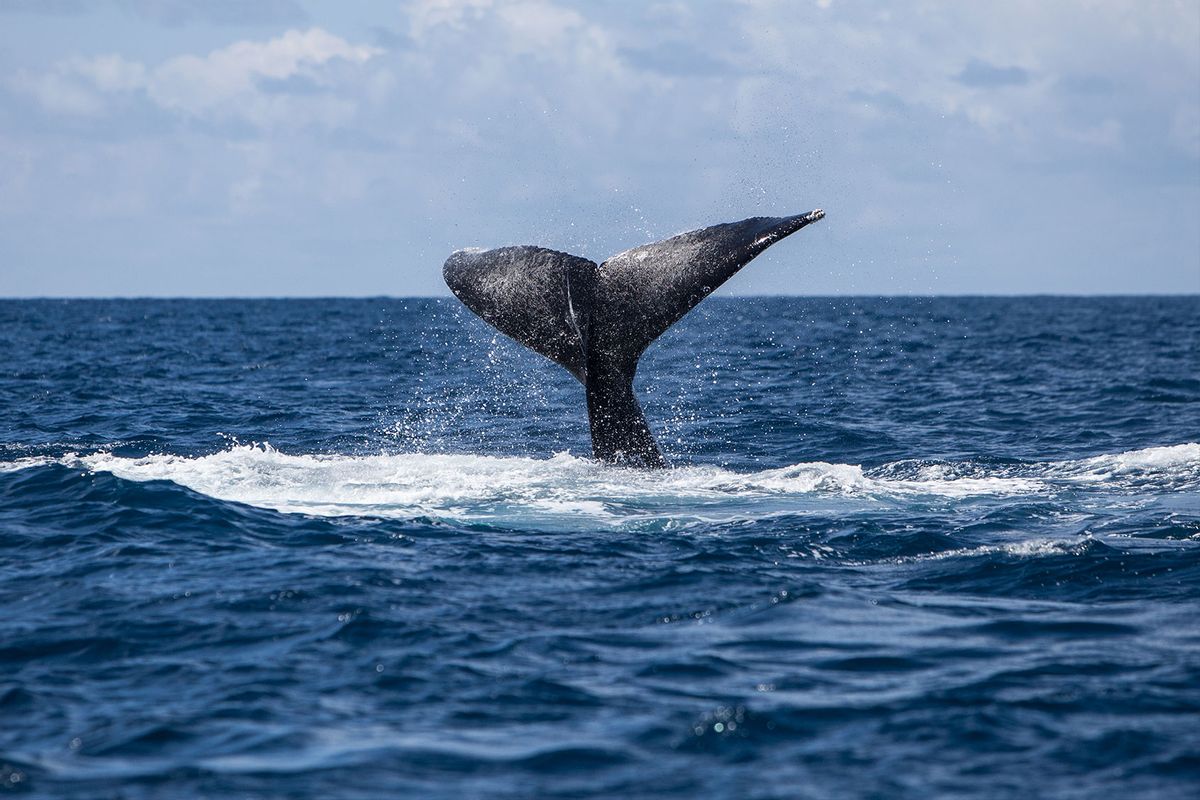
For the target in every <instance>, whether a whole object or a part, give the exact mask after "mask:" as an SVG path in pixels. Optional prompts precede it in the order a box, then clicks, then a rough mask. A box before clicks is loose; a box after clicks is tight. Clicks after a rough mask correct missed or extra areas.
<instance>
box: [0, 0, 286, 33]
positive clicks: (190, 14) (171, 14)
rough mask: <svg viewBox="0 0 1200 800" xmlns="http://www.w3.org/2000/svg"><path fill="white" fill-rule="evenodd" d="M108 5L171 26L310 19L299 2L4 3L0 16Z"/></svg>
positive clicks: (26, 0) (118, 0)
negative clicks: (2, 14)
mask: <svg viewBox="0 0 1200 800" xmlns="http://www.w3.org/2000/svg"><path fill="white" fill-rule="evenodd" d="M105 6H107V7H110V8H118V9H121V10H122V11H125V12H128V13H130V14H133V15H135V16H138V17H141V18H143V19H148V20H151V21H152V22H157V23H159V24H161V25H166V26H170V27H176V26H180V25H187V24H190V23H193V22H204V23H209V24H213V25H268V24H295V23H298V22H303V21H304V20H305V19H306V18H307V15H306V14H305V12H304V8H303V7H302V6H301V5H300V4H299V2H297V0H254V1H253V2H246V0H199V1H198V0H91V2H88V0H3V2H0V13H6V14H42V15H53V16H80V15H83V14H86V13H88V12H89V11H95V10H96V9H97V8H103V7H105Z"/></svg>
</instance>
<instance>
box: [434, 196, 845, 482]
mask: <svg viewBox="0 0 1200 800" xmlns="http://www.w3.org/2000/svg"><path fill="white" fill-rule="evenodd" d="M823 216H825V212H823V211H821V210H820V209H818V210H816V211H811V212H809V213H807V214H800V215H797V216H793V217H752V218H751V219H746V220H742V221H741V222H731V223H726V224H722V225H713V226H712V227H709V228H703V229H701V230H696V231H689V232H687V233H681V234H679V235H678V236H672V237H671V238H670V239H664V240H663V241H661V242H654V243H652V244H645V245H642V246H640V247H635V248H633V249H632V250H626V251H625V252H624V253H621V254H619V255H615V256H613V257H612V258H610V259H608V260H607V261H605V262H604V263H602V264H599V265H598V264H596V263H595V262H594V261H589V260H588V259H586V258H580V257H579V256H573V255H569V254H567V253H560V252H558V251H555V250H546V249H544V248H541V247H530V246H522V247H501V248H498V249H495V250H459V251H458V252H456V253H454V254H453V255H451V256H450V258H449V259H447V260H446V264H445V266H444V267H443V269H442V275H443V277H444V278H445V280H446V285H447V286H449V287H450V291H452V292H454V294H455V296H456V297H458V299H459V300H461V301H462V302H463V304H464V305H466V306H467V308H469V309H471V310H472V311H474V312H475V313H476V314H478V315H479V316H480V317H482V318H483V319H484V320H486V321H487V322H488V323H490V324H491V325H493V326H494V327H495V328H496V329H497V330H499V331H500V332H501V333H503V334H505V335H506V336H509V337H510V338H512V339H515V340H516V341H518V342H520V343H521V344H523V345H525V346H526V347H528V348H529V349H530V350H533V351H535V352H537V353H540V354H542V355H543V356H545V357H546V358H549V359H550V360H551V361H553V362H555V363H556V364H559V365H560V366H562V367H564V368H565V369H566V370H567V371H568V372H570V373H571V374H572V375H574V376H575V378H576V379H577V380H578V381H579V382H580V383H581V384H583V387H584V390H585V392H586V395H587V407H588V420H589V422H590V425H591V433H592V451H593V454H594V455H595V457H596V458H597V459H599V460H601V461H607V462H611V463H617V464H625V465H629V466H640V467H665V466H666V465H667V464H666V461H665V460H664V459H663V456H662V453H660V452H659V449H658V445H657V444H655V442H654V436H653V435H652V434H651V433H650V428H649V426H648V425H647V424H646V417H645V416H644V415H643V414H642V409H641V406H640V405H639V404H638V401H637V397H636V396H635V395H634V393H633V376H634V373H635V372H636V371H637V364H638V359H639V358H641V355H642V353H643V352H645V350H646V348H647V347H649V346H650V343H651V342H653V341H654V340H655V339H657V338H658V337H659V336H661V335H662V334H663V333H664V332H665V331H666V330H667V329H668V328H670V327H671V326H672V325H674V324H675V323H676V322H678V321H679V320H680V318H682V317H683V315H684V314H686V313H687V312H688V311H691V310H692V308H694V307H695V306H696V305H697V304H698V303H699V302H700V301H701V300H703V299H704V298H705V297H707V296H708V295H709V294H711V293H712V292H713V291H714V290H715V289H716V288H717V287H718V286H720V285H721V284H723V283H724V282H725V281H727V280H729V278H731V277H733V275H734V274H735V273H736V272H737V271H738V270H740V269H741V268H742V267H744V266H746V264H748V263H750V261H751V260H752V259H753V258H754V257H755V256H757V255H758V254H759V253H761V252H762V251H763V250H766V249H767V248H768V247H770V246H771V245H772V244H774V243H775V242H777V241H779V240H780V239H782V238H784V237H785V236H789V235H791V234H793V233H795V232H796V231H798V230H800V229H801V228H803V227H804V226H806V225H808V224H810V223H813V222H816V221H817V220H819V219H821V218H822V217H823Z"/></svg>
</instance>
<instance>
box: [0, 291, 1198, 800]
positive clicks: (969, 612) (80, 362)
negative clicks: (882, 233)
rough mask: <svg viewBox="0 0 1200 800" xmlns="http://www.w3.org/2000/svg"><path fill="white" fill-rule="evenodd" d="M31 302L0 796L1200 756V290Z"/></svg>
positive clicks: (1104, 775) (817, 788)
mask: <svg viewBox="0 0 1200 800" xmlns="http://www.w3.org/2000/svg"><path fill="white" fill-rule="evenodd" d="M638 389H639V392H640V395H641V397H642V398H643V405H644V406H645V409H646V413H647V417H648V419H649V420H650V424H651V427H652V428H653V429H654V431H655V432H656V434H657V435H658V436H659V439H660V442H661V444H662V446H663V449H664V451H665V452H666V453H667V455H668V457H669V458H670V459H671V461H672V463H673V464H674V465H675V466H674V468H673V469H671V470H669V471H665V472H644V471H637V470H627V469H618V468H611V467H605V466H600V465H598V464H596V463H594V462H592V461H591V460H590V459H589V458H588V454H589V442H588V438H587V423H586V414H585V411H584V404H583V395H582V391H581V390H580V389H579V388H578V387H577V386H576V385H575V384H574V383H573V381H572V380H571V379H570V378H569V377H568V376H567V374H566V373H565V372H564V371H563V370H561V369H559V368H558V367H555V366H554V365H552V364H551V363H550V362H548V361H544V360H542V359H541V358H539V357H538V356H536V355H533V354H531V353H528V352H526V351H524V350H522V349H521V348H520V347H519V346H517V345H515V344H513V343H512V342H509V341H508V340H506V339H504V338H502V337H500V336H498V335H493V333H492V332H491V330H490V329H488V328H487V327H486V326H485V325H484V324H483V323H482V322H480V321H479V320H478V319H476V318H474V317H473V316H472V315H471V314H470V313H469V312H467V311H466V310H465V309H463V308H462V307H461V306H459V304H458V303H457V301H454V300H452V299H449V298H447V299H445V300H398V299H366V300H279V301H272V300H262V301H258V300H215V301H195V300H173V301H172V300H112V301H108V300H89V301H52V300H44V301H29V300H20V301H3V302H0V795H3V794H4V793H5V792H8V791H10V792H13V793H14V794H19V795H21V796H29V797H45V798H172V799H174V798H192V797H204V798H232V797H238V798H331V797H338V798H380V797H414V798H453V800H463V798H526V797H546V798H568V797H570V798H579V797H591V798H602V797H603V798H609V797H622V798H651V797H653V798H708V797H712V798H830V797H878V798H920V799H921V800H926V799H927V798H931V797H946V796H953V797H963V798H1021V799H1022V800H1028V798H1034V797H1037V798H1081V799H1082V798H1088V799H1089V800H1092V799H1093V798H1099V797H1114V798H1115V797H1137V798H1139V800H1149V799H1150V798H1182V797H1196V796H1200V298H1197V297H1178V298H1104V299H1070V298H1008V299H999V298H992V299H989V298H942V299H911V298H910V299H888V298H843V299H829V298H804V299H782V298H778V299H748V298H743V299H734V298H713V299H711V300H709V301H708V302H706V303H704V304H703V305H701V306H700V307H699V308H698V309H697V310H696V311H695V312H693V313H692V314H691V315H689V316H688V317H687V318H686V319H685V320H684V321H683V322H682V323H680V324H679V325H678V326H676V327H675V328H674V329H672V330H671V331H669V332H668V333H667V334H666V335H665V336H664V337H663V338H662V339H660V340H659V342H658V343H656V344H655V345H654V346H653V347H652V348H651V350H650V351H649V352H648V353H647V354H646V356H645V358H644V359H643V361H642V367H641V371H640V373H639V378H638Z"/></svg>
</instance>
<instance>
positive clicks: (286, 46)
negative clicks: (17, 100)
mask: <svg viewBox="0 0 1200 800" xmlns="http://www.w3.org/2000/svg"><path fill="white" fill-rule="evenodd" d="M382 52H383V51H382V50H380V49H378V48H375V47H370V46H367V45H353V44H350V43H349V42H347V41H346V40H344V39H342V38H340V37H338V36H335V35H333V34H331V33H329V32H327V31H324V30H322V29H320V28H312V29H310V30H308V31H295V30H292V31H288V32H286V33H284V34H283V35H281V36H279V37H277V38H274V39H270V40H268V41H265V42H254V41H240V42H235V43H233V44H231V45H229V46H228V47H224V48H221V49H219V50H214V51H213V52H211V53H209V54H208V55H206V56H203V57H201V56H194V55H181V56H176V57H174V58H171V59H168V60H166V61H164V62H162V63H161V64H158V65H157V66H146V65H144V64H142V63H140V62H137V61H130V60H127V59H125V58H123V57H122V56H120V55H106V56H99V57H96V58H92V59H79V58H74V59H69V60H67V61H64V62H61V63H59V64H58V65H57V66H56V67H55V68H54V69H53V70H52V71H50V72H48V73H45V74H43V75H40V76H29V75H22V76H19V80H18V81H17V85H18V88H21V89H24V90H25V91H27V92H29V93H31V94H33V95H34V96H35V97H36V98H37V99H38V100H39V102H41V104H42V105H43V106H44V107H45V108H47V109H48V110H50V111H55V112H62V113H70V114H86V115H94V114H98V113H100V112H102V111H103V110H104V109H105V108H106V100H105V96H106V95H112V94H116V93H134V92H141V93H144V94H145V96H146V97H147V98H149V99H150V100H151V101H152V102H153V103H154V104H155V105H157V106H159V107H161V108H163V109H167V110H169V111H172V112H176V113H180V114H184V115H187V116H191V117H203V118H208V119H212V120H217V121H220V120H225V119H242V120H245V121H249V122H251V123H253V124H255V125H259V126H271V125H288V124H308V123H319V124H326V125H333V124H337V123H338V122H340V121H344V120H345V119H347V118H348V117H349V116H351V115H352V113H353V110H354V104H353V102H352V101H350V100H347V99H345V98H342V97H338V96H337V94H336V93H332V92H331V93H328V94H326V95H320V94H318V95H316V96H303V97H294V96H290V95H289V94H288V93H287V92H272V91H269V90H265V89H264V87H263V82H264V81H280V82H282V81H286V80H288V79H293V78H304V79H307V80H309V81H311V82H312V83H313V84H314V85H316V86H318V87H322V86H323V87H327V88H329V87H331V86H332V84H331V81H330V80H328V79H327V76H326V73H325V68H327V67H328V66H330V65H331V64H332V63H333V62H337V61H344V62H347V63H349V64H362V63H364V62H366V61H367V60H369V59H371V58H373V57H375V56H377V55H379V54H380V53H382Z"/></svg>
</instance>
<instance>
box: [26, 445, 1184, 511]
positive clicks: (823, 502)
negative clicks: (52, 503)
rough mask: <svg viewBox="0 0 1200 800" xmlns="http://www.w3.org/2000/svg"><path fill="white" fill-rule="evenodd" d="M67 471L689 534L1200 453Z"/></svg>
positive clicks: (260, 460)
mask: <svg viewBox="0 0 1200 800" xmlns="http://www.w3.org/2000/svg"><path fill="white" fill-rule="evenodd" d="M35 460H36V459H24V460H23V462H31V461H35ZM63 461H64V462H65V463H69V464H72V465H74V466H82V467H85V468H87V469H90V470H93V471H96V472H109V473H112V474H114V475H116V476H118V477H121V478H125V479H128V480H134V481H148V480H167V481H172V482H174V483H177V484H179V485H181V486H186V487H187V488H189V489H192V490H194V491H196V492H200V493H202V494H205V495H208V496H211V497H215V498H218V499H221V500H229V501H235V502H239V503H245V504H248V505H252V506H257V507H260V508H269V509H274V510H277V511H282V512H289V513H304V514H311V515H317V516H360V515H366V516H380V517H398V518H404V519H416V518H430V519H436V520H446V521H454V522H486V523H492V524H500V525H505V526H509V525H511V526H516V527H526V528H539V527H560V526H563V525H568V526H571V525H581V526H584V527H593V526H599V527H610V526H629V525H634V526H652V527H655V526H656V527H678V526H680V525H685V526H686V525H690V524H695V523H702V522H732V521H739V520H761V519H767V518H771V517H777V516H781V515H791V514H799V515H803V514H810V513H824V512H828V511H830V510H834V509H835V508H836V509H843V510H848V509H849V508H851V507H855V506H863V507H872V506H877V505H886V504H889V503H891V504H894V503H904V504H909V503H912V502H944V501H946V500H954V499H958V498H976V497H977V498H992V497H1005V496H1021V495H1038V494H1051V493H1055V492H1058V491H1062V490H1069V489H1071V488H1072V487H1075V486H1078V485H1079V483H1080V482H1083V483H1085V484H1092V483H1097V482H1107V483H1109V484H1112V485H1113V488H1114V489H1119V488H1120V486H1121V484H1122V482H1125V481H1128V480H1129V479H1130V478H1133V479H1134V480H1133V483H1134V484H1135V485H1142V486H1144V485H1145V482H1146V481H1158V482H1162V483H1163V484H1164V485H1167V486H1173V487H1178V485H1179V481H1180V480H1184V481H1185V482H1186V481H1188V480H1190V476H1194V475H1196V474H1200V444H1184V445H1177V446H1174V447H1156V448H1149V449H1146V450H1136V451H1131V452H1127V453H1120V454H1115V455H1105V456H1097V457H1095V458H1090V459H1085V460H1081V461H1062V462H1045V463H1043V464H1033V465H1027V466H1025V467H1017V468H1013V467H1004V468H996V469H995V470H992V471H991V472H990V473H989V471H988V469H987V468H984V467H976V466H971V467H970V469H966V470H964V469H961V468H954V467H953V466H947V465H926V466H920V465H919V466H917V467H916V468H915V469H904V470H898V471H896V472H897V474H898V475H899V477H873V475H883V476H887V475H889V470H887V469H883V470H873V471H872V473H871V474H867V473H864V471H863V470H862V468H861V467H858V466H854V465H849V464H827V463H821V462H813V463H806V464H795V465H792V466H789V467H783V468H779V469H770V470H763V471H760V472H752V473H739V472H733V471H730V470H726V469H721V468H719V467H711V466H695V467H682V468H678V469H671V470H665V471H642V470H631V469H619V468H613V467H608V466H604V465H601V464H598V463H596V462H594V461H591V460H587V459H581V458H575V457H573V456H570V455H567V454H561V453H560V454H558V455H555V456H554V457H552V458H549V459H534V458H520V457H493V456H478V455H429V454H391V455H384V454H380V455H362V456H351V455H311V454H287V453H282V452H280V451H278V450H276V449H274V448H272V447H270V446H269V445H253V446H251V445H238V446H234V447H231V448H230V449H227V450H224V451H221V452H218V453H213V454H211V455H207V456H199V457H185V456H177V455H152V456H147V457H144V458H126V457H121V456H115V455H112V454H109V453H95V454H91V455H85V456H78V457H73V458H69V459H64V460H63ZM14 463H22V462H14ZM29 465H30V466H32V465H33V464H29ZM964 472H965V473H966V474H965V475H964ZM1189 485H1191V484H1189Z"/></svg>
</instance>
